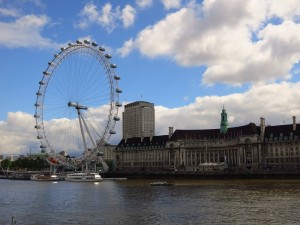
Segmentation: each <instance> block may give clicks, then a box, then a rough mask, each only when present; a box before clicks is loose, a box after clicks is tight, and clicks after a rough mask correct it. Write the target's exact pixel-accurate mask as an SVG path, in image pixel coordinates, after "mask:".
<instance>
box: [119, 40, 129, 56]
mask: <svg viewBox="0 0 300 225" xmlns="http://www.w3.org/2000/svg"><path fill="white" fill-rule="evenodd" d="M132 49H133V40H132V39H129V40H128V41H126V42H125V43H124V44H123V46H122V48H119V49H117V53H118V54H119V55H120V56H121V57H125V56H126V55H128V54H129V53H130V52H131V50H132Z"/></svg>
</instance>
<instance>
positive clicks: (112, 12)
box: [76, 2, 136, 32]
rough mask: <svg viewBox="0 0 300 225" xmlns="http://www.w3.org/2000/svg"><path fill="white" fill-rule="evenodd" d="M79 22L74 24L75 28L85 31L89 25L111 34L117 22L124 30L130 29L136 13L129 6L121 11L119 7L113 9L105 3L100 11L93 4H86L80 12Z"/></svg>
mask: <svg viewBox="0 0 300 225" xmlns="http://www.w3.org/2000/svg"><path fill="white" fill-rule="evenodd" d="M79 15H80V17H81V19H80V22H78V23H77V24H76V26H77V27H79V28H81V29H85V28H87V27H88V26H90V25H91V24H97V25H100V26H102V27H103V28H104V29H106V30H107V32H112V31H113V30H114V29H115V28H116V27H117V26H118V25H119V22H121V23H122V25H123V26H124V27H125V28H128V27H130V26H131V25H132V24H134V22H135V16H136V11H135V9H134V8H133V7H132V6H130V5H126V6H125V7H124V8H123V9H122V10H121V9H120V6H117V7H116V8H115V9H113V7H112V5H111V4H110V3H106V4H105V5H104V6H103V7H102V8H101V9H98V7H97V6H96V5H95V4H94V3H92V2H91V3H88V4H86V5H85V6H84V8H83V9H82V11H81V12H80V14H79Z"/></svg>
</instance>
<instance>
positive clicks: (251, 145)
mask: <svg viewBox="0 0 300 225" xmlns="http://www.w3.org/2000/svg"><path fill="white" fill-rule="evenodd" d="M139 105H140V107H139V109H140V110H144V109H145V108H144V105H147V103H146V102H135V103H130V105H129V108H131V107H138V106H139ZM148 106H151V113H150V114H149V113H148V114H147V117H144V118H145V121H144V122H145V123H146V124H147V126H144V125H143V119H141V118H142V117H141V116H139V123H138V124H139V128H137V127H135V128H132V129H134V132H131V131H130V129H131V128H130V129H128V127H127V128H124V127H123V131H124V130H126V135H124V134H123V139H122V140H121V141H120V143H119V144H118V145H117V147H116V149H115V153H116V158H115V169H116V170H118V171H123V172H164V171H166V172H168V171H177V172H178V173H180V172H182V173H199V174H202V173H203V174H222V173H237V174H240V173H253V174H255V173H300V151H299V149H300V125H299V124H296V117H293V122H292V124H286V125H278V126H266V125H265V119H264V118H261V119H260V124H259V126H257V125H256V124H255V123H249V124H246V125H243V126H238V127H228V122H227V113H226V110H225V109H224V108H223V109H222V112H221V121H220V128H219V129H203V130H202V129H201V130H175V131H173V128H172V127H169V134H168V135H160V136H156V135H154V130H153V128H154V127H155V126H154V107H152V103H149V105H148ZM148 106H147V107H148ZM126 109H127V107H126V106H125V112H124V114H125V115H126ZM131 110H132V109H131ZM147 110H149V108H147ZM124 114H123V115H124ZM136 114H137V115H142V113H141V112H140V113H138V112H137V113H136ZM149 116H150V117H151V118H149ZM123 120H124V121H123V124H124V125H126V124H127V123H128V121H126V118H123ZM130 120H132V118H130ZM149 121H151V123H153V124H149ZM137 129H140V130H137ZM142 129H144V130H142ZM147 129H148V130H147ZM132 133H138V134H148V135H139V136H135V137H133V136H130V135H129V134H132Z"/></svg>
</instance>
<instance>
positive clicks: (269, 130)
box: [265, 124, 300, 137]
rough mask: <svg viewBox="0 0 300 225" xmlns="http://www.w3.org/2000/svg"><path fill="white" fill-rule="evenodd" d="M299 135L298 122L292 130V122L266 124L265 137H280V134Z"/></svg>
mask: <svg viewBox="0 0 300 225" xmlns="http://www.w3.org/2000/svg"><path fill="white" fill-rule="evenodd" d="M291 133H292V134H293V135H300V124H296V130H293V124H286V125H278V126H266V128H265V137H270V136H271V135H273V137H280V136H290V135H291Z"/></svg>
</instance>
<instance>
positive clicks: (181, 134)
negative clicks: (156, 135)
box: [170, 123, 259, 141]
mask: <svg viewBox="0 0 300 225" xmlns="http://www.w3.org/2000/svg"><path fill="white" fill-rule="evenodd" d="M258 131H259V130H258V127H257V126H256V125H255V124H254V123H249V124H248V125H244V126H239V127H231V128H228V130H227V132H226V134H221V133H220V129H206V130H176V131H175V132H174V133H173V135H172V136H171V138H170V141H177V140H187V139H195V140H205V139H206V140H210V139H220V138H222V139H230V138H235V137H239V136H241V135H256V134H258Z"/></svg>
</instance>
